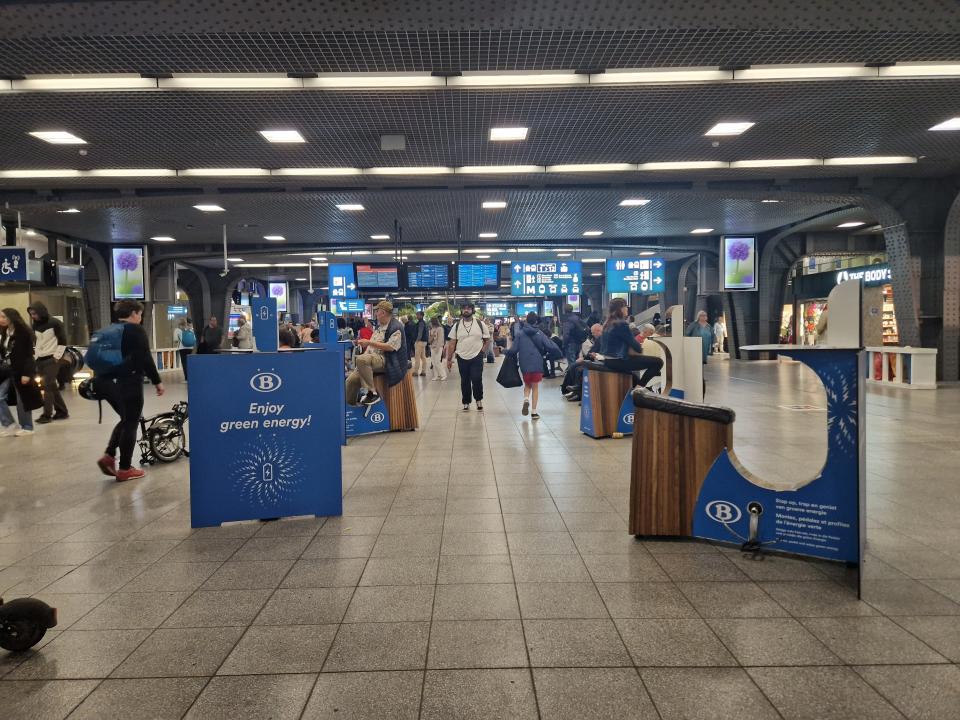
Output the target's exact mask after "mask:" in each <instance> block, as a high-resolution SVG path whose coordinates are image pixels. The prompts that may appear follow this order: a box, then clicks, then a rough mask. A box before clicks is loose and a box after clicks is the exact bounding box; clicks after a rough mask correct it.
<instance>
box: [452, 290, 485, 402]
mask: <svg viewBox="0 0 960 720" xmlns="http://www.w3.org/2000/svg"><path fill="white" fill-rule="evenodd" d="M473 313H474V307H473V304H472V303H467V304H466V305H464V306H463V307H462V308H461V310H460V319H459V320H457V322H456V323H454V326H453V327H452V328H451V329H450V349H449V350H448V351H447V368H448V369H449V368H451V367H453V357H454V355H456V357H457V369H458V370H459V371H460V394H461V395H462V397H463V410H464V412H466V411H467V410H469V409H470V392H471V389H472V390H473V399H474V400H476V401H477V410H480V411H481V412H483V356H484V354H485V352H486V349H487V345H489V344H490V330H488V329H487V326H486V325H485V324H484V323H483V322H482V321H480V320H477V319H476V318H475V317H474V315H473Z"/></svg>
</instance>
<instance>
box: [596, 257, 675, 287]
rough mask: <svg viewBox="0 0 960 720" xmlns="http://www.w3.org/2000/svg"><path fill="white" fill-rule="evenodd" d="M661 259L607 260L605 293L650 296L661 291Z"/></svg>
mask: <svg viewBox="0 0 960 720" xmlns="http://www.w3.org/2000/svg"><path fill="white" fill-rule="evenodd" d="M664 266H665V263H664V262H663V258H658V257H648V258H611V259H609V260H607V292H625V293H638V294H640V295H652V294H654V293H658V292H662V291H663V283H664V277H663V276H664V271H663V269H664Z"/></svg>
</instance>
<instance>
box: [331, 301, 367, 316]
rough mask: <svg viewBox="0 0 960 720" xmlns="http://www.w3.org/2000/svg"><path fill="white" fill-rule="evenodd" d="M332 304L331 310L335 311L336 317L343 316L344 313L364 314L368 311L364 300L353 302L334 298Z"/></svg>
mask: <svg viewBox="0 0 960 720" xmlns="http://www.w3.org/2000/svg"><path fill="white" fill-rule="evenodd" d="M331 303H332V305H331V309H332V310H333V314H334V315H343V314H344V313H362V312H363V311H364V310H365V309H366V307H365V304H364V302H363V298H355V299H352V300H338V299H336V298H333V299H332V300H331Z"/></svg>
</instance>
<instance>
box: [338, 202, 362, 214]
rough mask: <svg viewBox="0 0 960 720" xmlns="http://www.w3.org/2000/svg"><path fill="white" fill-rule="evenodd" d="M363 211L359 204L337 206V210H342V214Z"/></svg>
mask: <svg viewBox="0 0 960 720" xmlns="http://www.w3.org/2000/svg"><path fill="white" fill-rule="evenodd" d="M363 209H364V208H363V205H361V204H360V203H341V204H339V205H337V210H342V211H343V212H360V211H362V210H363Z"/></svg>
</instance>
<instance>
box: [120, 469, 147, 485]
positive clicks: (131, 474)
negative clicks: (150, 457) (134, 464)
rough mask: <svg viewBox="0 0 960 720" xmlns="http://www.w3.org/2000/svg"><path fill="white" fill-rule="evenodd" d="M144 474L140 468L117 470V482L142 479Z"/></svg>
mask: <svg viewBox="0 0 960 720" xmlns="http://www.w3.org/2000/svg"><path fill="white" fill-rule="evenodd" d="M145 475H146V473H145V472H144V471H143V470H141V469H140V468H128V469H126V470H117V482H126V481H127V480H136V479H137V478H142V477H144V476H145Z"/></svg>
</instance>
